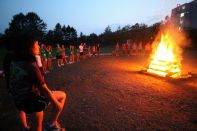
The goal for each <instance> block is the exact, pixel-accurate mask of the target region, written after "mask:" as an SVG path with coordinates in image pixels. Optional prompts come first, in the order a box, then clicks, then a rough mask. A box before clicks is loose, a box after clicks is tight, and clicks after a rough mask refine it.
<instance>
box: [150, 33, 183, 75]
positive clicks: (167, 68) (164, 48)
mask: <svg viewBox="0 0 197 131" xmlns="http://www.w3.org/2000/svg"><path fill="white" fill-rule="evenodd" d="M176 46H177V45H176V43H175V42H174V41H173V39H171V38H170V36H169V34H162V35H161V41H160V43H159V44H158V47H157V49H156V52H155V54H153V60H152V61H151V63H150V65H149V68H148V70H147V71H148V72H150V73H153V74H156V75H159V76H162V77H166V76H167V75H169V76H170V77H172V78H176V77H179V76H180V75H181V62H180V60H179V59H178V58H179V57H178V56H176V53H175V52H174V51H175V50H176V48H177V47H176Z"/></svg>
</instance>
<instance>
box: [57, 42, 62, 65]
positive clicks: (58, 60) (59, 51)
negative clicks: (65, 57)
mask: <svg viewBox="0 0 197 131" xmlns="http://www.w3.org/2000/svg"><path fill="white" fill-rule="evenodd" d="M56 59H57V65H58V67H61V64H62V49H61V47H60V45H59V44H57V47H56Z"/></svg>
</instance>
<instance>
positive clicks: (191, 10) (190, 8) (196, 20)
mask: <svg viewBox="0 0 197 131" xmlns="http://www.w3.org/2000/svg"><path fill="white" fill-rule="evenodd" d="M171 18H172V20H173V21H174V22H175V23H176V24H177V26H178V27H179V29H184V30H190V29H197V0H194V1H192V2H190V3H185V4H183V5H177V7H176V8H174V9H172V12H171Z"/></svg>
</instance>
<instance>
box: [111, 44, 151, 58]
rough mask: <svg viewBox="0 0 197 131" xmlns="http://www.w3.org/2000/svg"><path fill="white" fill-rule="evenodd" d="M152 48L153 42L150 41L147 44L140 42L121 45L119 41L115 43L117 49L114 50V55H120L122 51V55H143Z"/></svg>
mask: <svg viewBox="0 0 197 131" xmlns="http://www.w3.org/2000/svg"><path fill="white" fill-rule="evenodd" d="M151 50H152V47H151V44H150V43H149V42H148V43H146V44H145V45H143V44H142V42H140V43H138V44H137V43H135V42H134V43H123V44H122V45H121V47H120V45H119V43H118V42H117V43H116V45H115V50H114V51H113V52H112V55H115V56H119V55H120V51H121V52H122V55H128V56H129V55H143V54H149V53H150V52H151Z"/></svg>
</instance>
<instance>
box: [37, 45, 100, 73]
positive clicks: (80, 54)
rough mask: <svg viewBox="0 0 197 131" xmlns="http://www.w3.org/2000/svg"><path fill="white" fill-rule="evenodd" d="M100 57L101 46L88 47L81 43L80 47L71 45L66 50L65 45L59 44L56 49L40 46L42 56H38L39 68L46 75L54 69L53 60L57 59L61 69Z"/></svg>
mask: <svg viewBox="0 0 197 131" xmlns="http://www.w3.org/2000/svg"><path fill="white" fill-rule="evenodd" d="M96 55H97V56H99V55H100V44H97V45H93V46H88V47H87V46H86V43H80V45H79V46H78V47H77V46H74V45H69V47H68V48H65V46H64V44H61V45H60V44H57V45H56V47H55V48H52V46H51V45H47V46H46V45H45V44H41V45H40V55H36V59H38V60H37V61H41V62H38V65H39V67H41V69H42V71H43V72H44V73H45V74H46V73H48V72H49V71H50V70H51V69H53V67H52V61H53V59H57V66H58V67H61V66H64V65H65V64H72V63H75V62H79V61H80V60H82V59H85V58H87V57H95V56H96Z"/></svg>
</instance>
